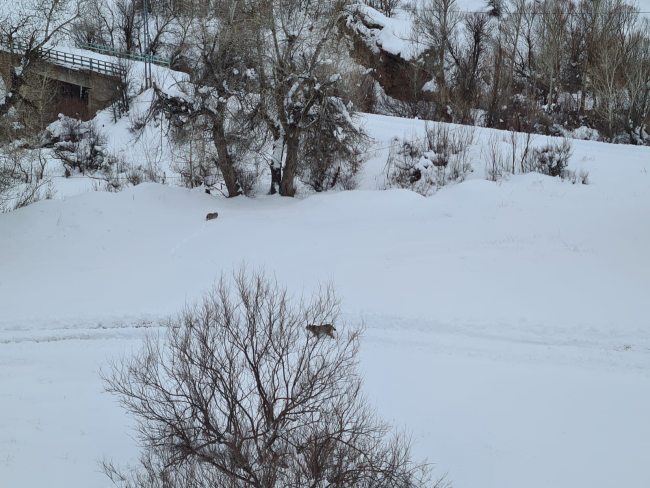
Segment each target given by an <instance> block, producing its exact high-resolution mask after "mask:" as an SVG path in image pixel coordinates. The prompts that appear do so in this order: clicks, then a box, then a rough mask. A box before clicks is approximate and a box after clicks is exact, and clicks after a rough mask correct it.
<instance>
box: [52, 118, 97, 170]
mask: <svg viewBox="0 0 650 488" xmlns="http://www.w3.org/2000/svg"><path fill="white" fill-rule="evenodd" d="M61 127H62V131H61V133H60V139H61V140H60V141H59V142H57V143H56V144H55V147H54V156H55V157H56V158H57V159H59V160H60V161H61V162H62V163H63V166H64V167H65V168H66V170H68V171H67V173H66V174H68V173H72V172H75V171H80V172H81V173H82V174H86V172H93V171H98V170H100V169H102V168H103V167H104V157H105V152H106V136H105V135H104V134H103V133H102V132H101V131H100V130H99V128H98V127H97V124H96V123H94V122H92V121H91V122H81V121H80V120H76V119H73V118H69V117H64V118H63V119H62V120H61Z"/></svg>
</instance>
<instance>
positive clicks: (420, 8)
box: [413, 0, 463, 110]
mask: <svg viewBox="0 0 650 488" xmlns="http://www.w3.org/2000/svg"><path fill="white" fill-rule="evenodd" d="M413 15H414V24H413V33H414V35H415V37H416V40H417V42H419V43H421V44H423V45H424V52H423V54H422V56H421V59H422V62H423V64H424V66H425V68H426V69H427V71H428V72H429V74H430V76H431V82H430V84H431V83H432V84H433V86H432V87H431V88H432V90H431V91H433V92H434V93H435V96H436V102H437V103H438V105H439V106H440V109H441V110H446V107H447V104H448V103H449V92H450V89H449V77H450V75H451V72H452V67H453V60H452V59H451V56H450V53H451V52H453V51H454V50H455V49H456V44H457V42H458V41H457V39H456V38H457V31H458V27H459V25H460V23H461V22H462V20H463V16H462V15H461V13H460V12H459V10H458V5H457V3H456V0H431V1H425V0H419V1H418V2H416V3H415V4H414V8H413Z"/></svg>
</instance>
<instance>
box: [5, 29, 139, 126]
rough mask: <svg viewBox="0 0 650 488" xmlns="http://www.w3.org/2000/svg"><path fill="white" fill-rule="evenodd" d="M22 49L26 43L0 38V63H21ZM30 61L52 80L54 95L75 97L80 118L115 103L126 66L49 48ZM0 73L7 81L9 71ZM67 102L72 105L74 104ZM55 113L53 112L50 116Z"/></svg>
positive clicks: (67, 98) (61, 97)
mask: <svg viewBox="0 0 650 488" xmlns="http://www.w3.org/2000/svg"><path fill="white" fill-rule="evenodd" d="M25 49H26V46H23V45H21V44H20V43H12V44H9V43H5V42H2V41H0V65H1V66H11V64H10V63H14V64H18V63H20V59H21V54H20V53H22V52H25ZM32 63H33V65H32V69H33V70H34V72H35V73H37V74H38V75H40V76H43V77H44V78H47V79H50V80H53V81H54V82H55V85H56V91H57V94H56V95H55V97H56V98H59V99H60V100H59V101H60V102H65V101H66V100H68V101H69V100H77V101H79V102H81V105H83V106H85V110H83V112H85V113H79V115H80V116H81V117H82V119H90V118H92V117H94V116H95V114H96V113H97V112H98V111H99V110H102V109H104V108H107V107H109V106H110V105H112V104H113V103H115V102H116V101H117V100H118V99H119V97H120V86H121V85H122V83H123V82H124V79H125V76H126V68H125V66H124V65H121V64H119V63H113V62H109V61H105V60H102V59H97V58H93V57H91V56H83V55H79V54H75V53H70V52H65V51H59V50H56V49H50V48H40V49H38V50H37V51H36V57H35V59H34V60H33V61H32ZM0 75H1V76H2V77H3V78H4V80H5V84H7V83H10V80H9V79H8V70H6V69H5V70H2V69H0ZM79 102H77V103H76V106H77V107H79V106H80V103H79ZM63 105H65V103H59V106H61V107H63ZM68 105H72V106H75V104H74V103H73V104H68ZM55 108H56V107H55ZM62 111H63V112H65V110H62ZM56 115H57V114H56V113H54V114H53V118H55V117H56ZM65 115H75V114H74V113H67V114H65Z"/></svg>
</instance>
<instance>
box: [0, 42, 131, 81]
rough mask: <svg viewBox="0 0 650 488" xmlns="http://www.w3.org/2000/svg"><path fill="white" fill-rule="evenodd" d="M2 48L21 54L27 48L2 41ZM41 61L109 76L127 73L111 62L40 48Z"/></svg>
mask: <svg viewBox="0 0 650 488" xmlns="http://www.w3.org/2000/svg"><path fill="white" fill-rule="evenodd" d="M0 47H1V48H5V49H7V50H8V51H9V52H15V51H16V50H17V52H18V53H20V52H21V51H22V50H23V49H25V48H26V47H27V46H26V45H23V44H22V43H20V42H15V43H6V42H2V41H0ZM36 54H37V55H38V57H39V59H44V60H47V61H51V62H52V63H55V64H60V65H66V66H72V67H74V68H78V69H83V70H88V71H92V72H95V73H100V74H103V75H108V76H122V75H123V74H124V72H125V69H124V67H123V66H120V65H119V64H116V63H111V62H109V61H102V60H99V59H93V58H89V57H88V56H81V55H79V54H73V53H67V52H63V51H56V50H54V49H43V48H39V49H38V50H37V51H36Z"/></svg>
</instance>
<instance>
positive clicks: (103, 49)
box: [76, 42, 171, 68]
mask: <svg viewBox="0 0 650 488" xmlns="http://www.w3.org/2000/svg"><path fill="white" fill-rule="evenodd" d="M76 47H77V48H79V49H87V50H88V51H95V52H96V53H102V54H106V55H108V56H115V57H118V58H124V59H131V60H133V61H142V62H143V63H144V62H145V61H147V59H148V60H149V62H150V63H153V64H157V65H158V66H165V67H167V68H169V66H170V64H171V63H170V61H169V59H163V58H159V57H158V56H147V55H145V54H133V53H127V52H125V51H118V50H117V49H113V48H112V47H108V46H99V45H97V44H88V43H85V42H78V43H76Z"/></svg>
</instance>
